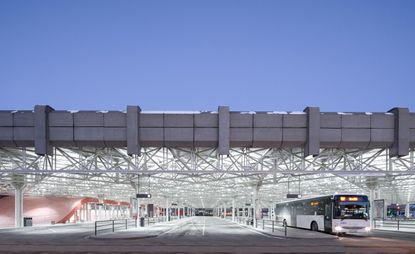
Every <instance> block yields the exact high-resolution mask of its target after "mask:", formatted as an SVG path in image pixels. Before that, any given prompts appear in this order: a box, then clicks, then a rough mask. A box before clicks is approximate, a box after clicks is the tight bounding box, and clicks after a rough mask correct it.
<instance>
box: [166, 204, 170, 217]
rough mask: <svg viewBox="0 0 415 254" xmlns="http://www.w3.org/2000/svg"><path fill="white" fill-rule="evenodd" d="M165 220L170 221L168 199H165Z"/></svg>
mask: <svg viewBox="0 0 415 254" xmlns="http://www.w3.org/2000/svg"><path fill="white" fill-rule="evenodd" d="M166 220H167V221H170V209H169V200H168V199H166Z"/></svg>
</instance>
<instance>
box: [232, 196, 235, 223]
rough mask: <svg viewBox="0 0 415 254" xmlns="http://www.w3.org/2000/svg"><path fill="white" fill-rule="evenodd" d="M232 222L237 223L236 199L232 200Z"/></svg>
mask: <svg viewBox="0 0 415 254" xmlns="http://www.w3.org/2000/svg"><path fill="white" fill-rule="evenodd" d="M232 221H233V222H235V199H232Z"/></svg>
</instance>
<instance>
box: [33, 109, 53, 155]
mask: <svg viewBox="0 0 415 254" xmlns="http://www.w3.org/2000/svg"><path fill="white" fill-rule="evenodd" d="M53 110H54V109H53V108H52V107H49V106H47V105H35V109H34V111H35V119H34V120H35V128H34V129H35V130H34V132H35V153H36V154H39V155H45V154H47V155H52V151H53V150H52V146H51V145H50V143H49V128H48V127H49V112H51V111H53Z"/></svg>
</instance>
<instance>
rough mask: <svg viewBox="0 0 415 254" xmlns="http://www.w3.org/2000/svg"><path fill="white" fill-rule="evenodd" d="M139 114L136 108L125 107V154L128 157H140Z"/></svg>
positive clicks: (139, 110)
mask: <svg viewBox="0 0 415 254" xmlns="http://www.w3.org/2000/svg"><path fill="white" fill-rule="evenodd" d="M140 112H141V109H140V107H138V106H127V154H128V155H130V156H131V155H139V156H140V155H141V146H140V131H139V130H140V128H139V123H140Z"/></svg>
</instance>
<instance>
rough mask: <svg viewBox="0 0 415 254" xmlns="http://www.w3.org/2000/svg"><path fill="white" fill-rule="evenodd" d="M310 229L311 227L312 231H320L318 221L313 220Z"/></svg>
mask: <svg viewBox="0 0 415 254" xmlns="http://www.w3.org/2000/svg"><path fill="white" fill-rule="evenodd" d="M310 229H311V231H318V225H317V222H315V221H313V222H311V226H310Z"/></svg>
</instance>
